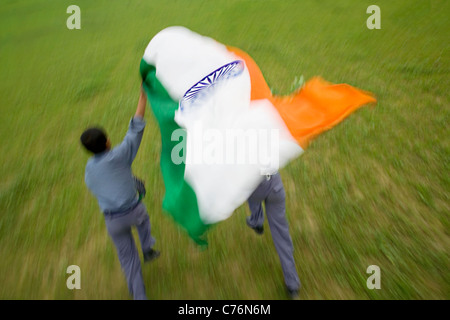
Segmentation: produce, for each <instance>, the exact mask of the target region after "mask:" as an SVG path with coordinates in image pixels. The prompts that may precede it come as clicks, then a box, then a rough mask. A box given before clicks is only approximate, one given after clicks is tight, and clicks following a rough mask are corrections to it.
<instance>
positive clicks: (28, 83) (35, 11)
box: [0, 0, 450, 300]
mask: <svg viewBox="0 0 450 320" xmlns="http://www.w3.org/2000/svg"><path fill="white" fill-rule="evenodd" d="M71 4H74V3H72V2H71V1H58V2H56V1H43V0H41V1H12V0H10V1H6V0H3V1H2V4H1V5H0V61H1V63H0V75H1V77H0V97H1V100H0V108H1V109H0V110H1V118H0V119H1V120H0V121H1V122H0V141H1V144H0V157H1V168H0V177H1V180H0V209H1V211H0V299H129V298H130V297H129V296H128V291H127V287H126V282H125V279H124V277H123V275H122V272H121V270H120V265H119V262H118V260H117V257H116V253H115V249H114V247H113V245H112V242H111V241H110V239H109V238H108V235H107V233H106V229H105V225H104V221H103V218H102V214H101V213H100V211H99V208H98V205H97V202H96V201H95V199H94V198H93V197H92V195H91V194H90V193H89V191H88V190H87V188H86V187H85V185H84V166H85V163H86V161H87V159H88V154H87V153H86V152H84V150H83V149H82V148H81V146H80V143H79V136H80V134H81V132H82V131H83V130H84V129H85V128H86V127H88V126H90V125H93V124H98V125H101V126H103V127H105V128H106V129H107V130H108V132H109V134H110V137H111V139H112V141H113V144H114V143H118V142H120V141H121V139H122V138H123V136H124V134H125V132H126V130H127V125H128V121H129V119H130V117H131V116H132V115H133V113H134V111H135V108H136V104H137V99H138V94H139V84H140V79H139V74H138V68H139V62H140V59H141V57H142V55H143V51H144V49H145V47H146V45H147V43H148V41H149V40H150V39H151V37H152V36H153V35H154V34H155V33H156V32H158V31H159V30H161V29H162V28H164V27H167V26H170V25H183V26H186V27H188V28H191V29H192V30H194V31H196V32H199V33H201V34H204V35H207V36H211V37H213V38H215V39H217V40H218V41H220V42H222V43H225V44H228V45H233V46H236V47H239V48H241V49H243V50H245V51H247V52H248V53H249V54H250V55H251V56H252V57H253V58H254V59H255V61H256V62H257V63H258V64H259V66H260V67H261V70H262V71H263V73H264V75H265V77H266V80H267V81H268V83H269V85H270V86H271V88H273V91H274V92H277V93H280V94H287V93H289V90H290V89H291V87H292V84H293V83H294V82H295V81H296V80H295V79H296V78H297V79H298V78H299V77H300V76H301V75H303V76H304V78H305V80H308V79H310V78H311V77H312V76H315V75H319V76H322V77H323V78H325V79H326V80H328V81H331V82H335V83H342V82H345V83H349V84H351V85H354V86H356V87H359V88H361V89H364V90H368V91H371V92H373V93H374V94H375V95H376V96H377V99H378V104H377V106H376V107H375V108H363V109H360V110H358V111H357V112H356V113H354V114H352V115H351V116H350V117H349V118H348V119H346V120H345V121H344V122H342V123H341V124H339V125H338V126H337V127H335V128H333V129H332V130H331V131H328V132H326V133H324V134H322V135H321V136H319V137H318V138H317V139H316V140H314V142H313V143H312V144H311V145H310V147H309V148H308V149H307V150H306V152H305V154H304V155H302V157H301V158H299V159H297V160H295V161H293V162H292V163H290V164H289V165H288V166H287V167H285V168H284V169H283V170H282V171H281V174H282V177H283V181H284V184H285V188H286V194H287V199H286V202H287V217H288V220H289V223H290V229H291V236H292V238H293V242H294V249H295V251H294V255H295V260H296V263H297V269H298V272H299V276H300V279H301V282H302V285H303V291H302V298H304V299H311V300H313V299H449V298H450V274H449V267H450V263H449V248H450V238H449V230H450V228H449V227H450V225H449V212H450V201H449V191H450V181H449V156H450V152H449V148H450V145H449V130H448V123H449V114H450V109H449V105H450V101H449V100H450V99H449V94H448V87H449V71H450V70H449V66H450V63H449V62H450V61H449V59H450V53H449V42H448V32H449V31H450V21H449V19H448V13H449V12H450V3H449V2H448V1H444V0H442V1H437V0H436V1H409V2H400V1H395V2H394V1H387V0H384V1H377V2H376V4H377V5H378V6H379V7H380V8H381V29H380V30H368V29H367V28H366V19H367V18H368V17H369V15H368V14H366V8H367V7H368V6H369V5H371V4H373V3H372V1H350V0H346V1H344V0H340V1H331V0H327V1H320V2H319V1H312V0H311V1H278V0H276V1H275V0H274V1H262V0H261V1H244V0H242V1H240V0H217V1H205V0H193V1H182V0H178V1H175V0H174V1H163V0H153V1H99V0H98V1H87V0H84V1H82V0H79V1H76V4H77V5H78V6H80V8H81V26H82V29H81V30H68V29H67V28H66V19H67V18H68V16H69V15H68V14H67V13H66V8H67V7H68V6H69V5H71ZM146 119H147V122H148V125H147V128H146V131H145V133H144V137H143V142H142V146H141V148H140V150H139V153H138V156H137V158H136V160H135V162H134V165H133V170H134V171H135V173H136V174H137V175H138V176H140V177H142V178H143V179H145V181H146V186H147V190H148V194H147V197H146V198H145V201H144V202H145V204H146V205H147V208H148V210H149V213H150V217H151V222H152V231H153V234H154V236H155V237H156V239H157V248H158V249H160V250H161V251H162V255H161V257H160V258H159V260H158V261H155V262H154V263H152V264H151V265H145V267H144V269H143V273H144V278H145V283H146V286H147V291H148V296H149V298H150V299H285V298H286V295H285V292H284V287H283V278H282V273H281V267H280V264H279V261H278V257H277V254H276V251H275V248H274V246H273V244H272V240H271V237H270V232H269V228H268V226H267V225H266V230H267V232H266V234H265V235H264V236H263V237H257V236H256V235H255V234H254V233H253V232H251V230H249V229H248V227H247V226H246V225H245V216H246V215H248V214H249V211H248V208H247V207H246V205H243V206H242V207H240V208H239V209H238V210H236V212H235V213H234V215H233V216H232V217H231V218H229V219H228V220H226V221H224V222H222V223H220V224H218V225H217V226H216V227H215V228H213V229H212V230H211V232H210V233H209V234H208V237H209V242H210V245H209V248H208V249H207V250H205V251H201V250H199V249H198V248H197V247H196V246H195V244H194V243H193V242H192V241H190V240H189V238H188V237H187V235H186V234H185V233H184V232H183V231H182V230H180V229H179V228H178V227H177V226H176V225H175V224H174V223H173V221H172V220H171V218H170V217H169V216H168V215H166V214H164V213H163V212H162V210H161V201H162V198H163V195H164V186H163V181H162V177H161V174H160V171H159V148H160V137H159V130H158V128H157V124H156V121H155V119H154V118H153V115H152V114H151V111H150V110H149V109H148V111H147V114H146ZM71 264H75V265H78V266H80V268H81V290H73V291H71V290H68V289H67V287H66V279H67V277H68V275H67V274H66V268H67V267H68V266H69V265H71ZM372 264H375V265H378V266H379V267H380V268H381V289H380V290H369V289H367V287H366V280H367V278H368V277H369V275H368V274H366V269H367V267H368V266H369V265H372Z"/></svg>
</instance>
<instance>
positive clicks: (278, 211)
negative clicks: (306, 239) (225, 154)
mask: <svg viewBox="0 0 450 320" xmlns="http://www.w3.org/2000/svg"><path fill="white" fill-rule="evenodd" d="M285 198H286V194H285V191H284V187H283V182H282V181H281V177H280V174H279V173H277V174H275V175H272V176H270V179H269V180H267V179H264V181H263V182H261V184H260V185H259V186H258V187H257V188H256V189H255V191H254V192H253V194H252V195H251V196H250V197H249V199H248V205H249V207H250V211H251V216H250V217H248V218H247V222H248V224H249V225H250V226H251V227H260V226H262V225H263V223H264V212H263V207H262V203H263V202H264V204H265V208H266V215H267V220H268V222H269V227H270V232H271V234H272V240H273V243H274V245H275V249H276V250H277V253H278V257H279V258H280V262H281V268H282V270H283V275H284V282H285V284H286V287H287V288H288V289H290V290H298V289H299V288H300V280H299V277H298V274H297V270H296V266H295V261H294V255H293V254H294V247H293V245H292V239H291V235H290V233H289V226H288V222H287V220H286V203H285Z"/></svg>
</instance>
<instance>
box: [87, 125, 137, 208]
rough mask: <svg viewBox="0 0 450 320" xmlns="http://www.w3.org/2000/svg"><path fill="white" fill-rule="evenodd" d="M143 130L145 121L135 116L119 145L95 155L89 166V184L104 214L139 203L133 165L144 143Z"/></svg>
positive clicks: (88, 163)
mask: <svg viewBox="0 0 450 320" xmlns="http://www.w3.org/2000/svg"><path fill="white" fill-rule="evenodd" d="M144 128H145V121H144V120H143V119H142V118H140V117H134V118H133V119H131V121H130V125H129V128H128V132H127V134H126V135H125V138H124V139H123V141H122V143H121V144H120V145H118V146H116V147H114V148H113V149H111V150H106V151H104V152H102V153H99V154H96V155H94V156H92V157H91V158H90V159H89V160H88V162H87V164H86V171H85V176H84V179H85V182H86V185H87V187H88V188H89V190H90V191H91V192H92V193H93V194H94V195H95V197H96V198H97V200H98V204H99V206H100V209H101V210H102V211H103V212H107V211H113V212H116V211H124V210H127V209H129V208H131V207H132V206H134V205H135V204H137V202H138V199H139V198H138V195H137V192H136V188H135V185H134V180H133V174H132V172H131V164H132V163H133V160H134V158H135V157H136V153H137V151H138V149H139V145H140V144H141V140H142V135H143V132H144Z"/></svg>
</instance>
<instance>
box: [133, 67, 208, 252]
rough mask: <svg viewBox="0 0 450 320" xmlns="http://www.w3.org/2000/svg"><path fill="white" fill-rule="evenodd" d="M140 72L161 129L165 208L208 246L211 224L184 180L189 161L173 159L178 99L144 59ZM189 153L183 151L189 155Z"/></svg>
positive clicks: (197, 239)
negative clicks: (203, 215) (208, 231)
mask: <svg viewBox="0 0 450 320" xmlns="http://www.w3.org/2000/svg"><path fill="white" fill-rule="evenodd" d="M140 74H141V76H142V80H143V87H144V90H145V92H146V93H147V96H148V99H149V103H150V106H151V109H152V111H153V114H154V115H155V118H156V120H157V121H158V124H159V129H160V132H161V145H162V148H161V160H160V165H161V172H162V176H163V179H164V185H165V189H166V190H165V195H164V200H163V204H162V206H163V209H164V210H165V211H166V212H167V213H169V214H170V215H171V216H172V217H173V219H174V220H175V221H176V222H177V223H178V224H180V225H181V226H182V227H183V228H184V229H185V230H186V231H187V232H188V234H189V236H190V237H191V238H192V239H193V240H194V241H195V242H196V243H197V244H200V245H206V244H207V242H206V240H205V239H204V237H203V236H204V233H205V232H206V230H207V229H208V227H209V225H206V224H204V223H203V221H202V220H201V219H200V214H199V209H198V203H197V197H196V195H195V192H194V190H193V189H192V188H191V187H190V185H189V184H187V183H186V181H185V180H184V172H185V166H186V165H185V163H184V162H182V163H181V164H178V165H177V164H175V163H174V162H173V161H172V159H171V153H172V149H173V148H174V147H175V146H176V145H177V144H179V143H180V141H172V139H171V137H172V133H173V132H174V130H177V129H181V128H180V126H179V125H178V124H177V123H176V122H175V120H174V117H175V111H176V110H177V109H178V101H174V100H173V99H172V98H171V97H170V95H169V94H168V93H167V90H166V89H165V88H164V86H163V85H162V84H161V83H160V82H159V80H158V78H157V77H156V69H155V67H154V66H152V65H149V64H147V62H146V61H145V60H144V59H142V60H141V64H140ZM185 156H186V154H183V157H185Z"/></svg>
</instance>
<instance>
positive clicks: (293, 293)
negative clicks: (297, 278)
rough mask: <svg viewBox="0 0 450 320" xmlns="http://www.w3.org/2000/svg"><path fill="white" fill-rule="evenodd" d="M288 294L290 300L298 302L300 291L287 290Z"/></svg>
mask: <svg viewBox="0 0 450 320" xmlns="http://www.w3.org/2000/svg"><path fill="white" fill-rule="evenodd" d="M287 291H288V294H289V298H291V300H300V290H299V289H294V290H292V289H287Z"/></svg>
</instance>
